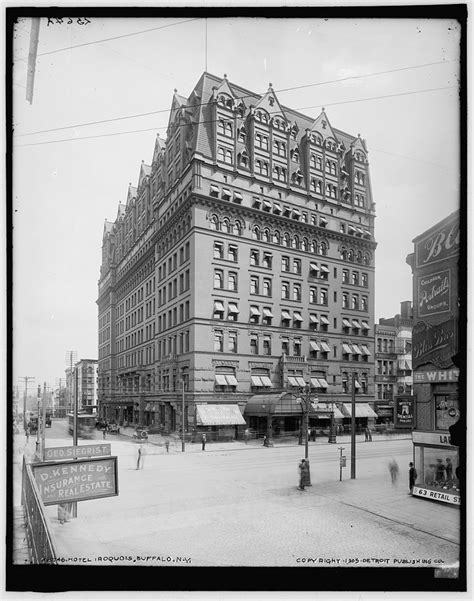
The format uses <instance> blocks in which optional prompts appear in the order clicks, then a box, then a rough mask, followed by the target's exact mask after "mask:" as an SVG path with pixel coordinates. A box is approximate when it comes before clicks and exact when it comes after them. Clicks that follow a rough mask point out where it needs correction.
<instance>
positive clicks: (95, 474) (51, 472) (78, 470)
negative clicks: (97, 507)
mask: <svg viewBox="0 0 474 601" xmlns="http://www.w3.org/2000/svg"><path fill="white" fill-rule="evenodd" d="M31 467H32V469H33V474H34V477H35V480H36V484H37V485H38V489H39V492H40V495H41V499H42V501H43V503H44V504H45V505H57V504H60V503H72V502H77V501H89V500H91V499H100V498H103V497H113V496H117V495H118V473H117V457H107V458H94V459H78V460H76V461H61V462H56V463H52V462H49V463H36V464H33V465H32V466H31Z"/></svg>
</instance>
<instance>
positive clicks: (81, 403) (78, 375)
mask: <svg viewBox="0 0 474 601" xmlns="http://www.w3.org/2000/svg"><path fill="white" fill-rule="evenodd" d="M97 363H98V362H97V359H81V360H80V361H77V362H76V363H75V364H74V365H73V367H72V370H71V368H70V367H68V368H67V369H66V370H65V371H66V391H65V395H64V396H65V399H66V403H67V408H68V412H73V411H74V403H77V409H78V411H82V412H85V413H96V412H97V404H98V401H97V398H98V386H97V383H98V373H97V371H98V368H97Z"/></svg>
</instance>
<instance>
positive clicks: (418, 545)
mask: <svg viewBox="0 0 474 601" xmlns="http://www.w3.org/2000/svg"><path fill="white" fill-rule="evenodd" d="M46 436H47V446H61V445H67V444H71V438H70V436H68V434H67V429H66V424H65V422H61V421H55V422H53V427H52V428H51V429H50V430H47V434H46ZM95 436H96V438H97V440H99V439H100V440H102V434H101V433H100V432H97V433H96V434H95ZM16 438H18V436H17V437H16ZM19 438H20V439H21V442H20V443H21V444H23V440H24V437H23V436H22V435H19ZM90 442H91V441H90V440H89V441H88V440H80V441H79V444H88V443H90ZM106 442H108V443H111V445H112V455H117V456H118V472H119V480H118V481H119V495H118V496H117V497H110V498H105V499H97V500H93V501H85V502H80V503H78V518H77V519H73V520H71V521H70V522H68V523H66V524H64V525H61V524H60V523H59V521H58V518H57V506H49V507H47V508H46V512H47V515H48V516H49V517H50V520H51V525H52V530H53V533H54V535H55V537H56V540H57V542H58V545H59V547H60V554H61V557H62V558H63V560H66V559H67V558H69V560H70V561H71V562H78V561H88V562H91V563H97V564H100V565H104V563H109V564H112V563H114V564H130V563H143V564H147V565H163V564H164V563H180V564H181V563H182V564H183V565H193V566H298V565H308V564H310V565H320V566H321V565H325V566H326V567H327V566H331V565H334V566H342V565H344V566H346V565H371V566H372V565H375V566H376V565H390V566H394V565H395V566H397V565H400V566H403V567H407V564H408V565H414V566H416V565H423V564H422V562H423V561H425V562H428V561H429V562H430V563H432V562H439V563H440V564H452V563H454V562H455V561H457V559H458V553H459V546H458V544H457V542H458V538H459V508H457V507H451V506H447V505H443V504H437V503H432V502H426V501H423V500H421V499H417V498H414V497H411V496H410V495H408V494H407V493H408V476H407V473H408V462H409V461H410V460H411V453H412V445H411V442H410V441H409V440H394V441H380V442H374V443H358V445H357V479H356V480H350V445H349V444H345V451H344V453H345V454H346V456H347V467H346V468H344V469H343V481H342V482H339V450H338V447H339V446H340V445H339V444H336V445H327V444H326V445H324V444H314V443H312V444H310V448H309V458H310V462H311V481H312V487H310V488H308V489H307V490H306V491H304V492H303V491H300V490H298V489H297V483H298V471H297V465H298V461H299V460H300V459H301V457H302V456H303V455H304V447H301V446H297V445H291V444H287V445H284V446H283V445H282V446H275V447H274V448H264V447H262V446H256V445H253V446H252V445H249V446H247V447H246V446H245V445H243V444H240V446H239V443H234V444H232V443H230V444H229V445H227V447H226V448H224V449H220V450H217V445H216V446H215V447H213V445H212V444H211V445H208V447H207V448H206V451H204V452H202V451H201V450H200V445H199V447H198V448H190V447H191V446H192V447H195V445H188V446H187V452H185V453H181V452H179V451H178V450H177V449H178V447H174V446H173V447H172V448H171V450H170V453H169V454H167V453H166V451H165V449H164V447H162V446H157V445H154V444H151V443H148V444H146V445H145V448H146V454H145V457H144V465H143V469H142V470H137V469H136V462H137V447H138V445H137V444H136V443H135V442H133V441H132V440H131V439H130V438H127V437H125V436H123V435H118V436H117V435H109V436H107V440H106ZM31 445H33V448H34V442H31V441H30V446H31ZM196 446H197V445H196ZM213 449H216V450H213ZM392 457H395V459H396V460H397V462H398V464H399V466H400V478H399V480H398V482H397V484H396V485H392V484H391V482H390V475H389V472H388V467H387V464H388V461H389V460H390V459H391V458H392ZM18 475H19V471H16V472H15V479H16V480H18V478H17V477H16V476H18ZM15 484H18V482H16V483H15ZM15 496H16V498H17V499H18V497H17V495H15ZM74 558H75V559H74ZM80 558H83V559H80ZM106 558H109V559H106ZM418 561H419V563H417V562H418ZM359 562H360V563H359ZM363 562H365V563H363ZM387 562H388V563H387ZM397 562H398V563H397ZM412 562H413V564H412ZM424 567H426V565H425V566H424Z"/></svg>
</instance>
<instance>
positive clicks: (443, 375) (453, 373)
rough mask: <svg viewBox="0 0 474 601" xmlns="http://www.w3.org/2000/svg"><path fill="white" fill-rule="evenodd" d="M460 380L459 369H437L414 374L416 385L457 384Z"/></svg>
mask: <svg viewBox="0 0 474 601" xmlns="http://www.w3.org/2000/svg"><path fill="white" fill-rule="evenodd" d="M458 380H459V369H435V370H432V371H431V370H430V371H416V372H415V373H414V374H413V382H414V383H415V384H427V383H431V382H432V383H439V382H457V381H458Z"/></svg>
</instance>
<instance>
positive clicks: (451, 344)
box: [412, 319, 456, 368]
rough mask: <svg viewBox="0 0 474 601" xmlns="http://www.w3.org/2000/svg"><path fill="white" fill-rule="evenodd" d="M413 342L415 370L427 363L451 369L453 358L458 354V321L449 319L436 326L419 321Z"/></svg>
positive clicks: (414, 327) (414, 328)
mask: <svg viewBox="0 0 474 601" xmlns="http://www.w3.org/2000/svg"><path fill="white" fill-rule="evenodd" d="M412 341H413V345H412V361H413V367H414V368H416V367H418V366H420V365H424V364H425V363H433V365H436V367H440V368H445V367H450V366H451V365H453V361H452V358H451V357H452V356H453V355H454V354H455V353H456V321H455V320H454V319H448V320H447V321H444V322H443V323H440V324H437V325H434V326H433V325H431V324H429V323H427V322H426V321H419V322H418V323H416V324H415V325H414V326H413V332H412Z"/></svg>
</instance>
